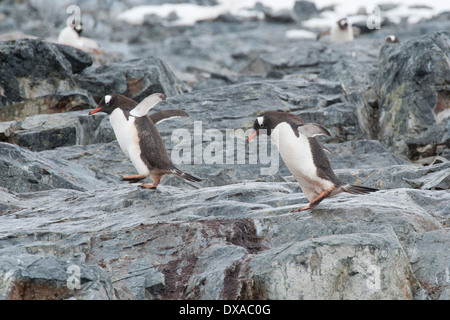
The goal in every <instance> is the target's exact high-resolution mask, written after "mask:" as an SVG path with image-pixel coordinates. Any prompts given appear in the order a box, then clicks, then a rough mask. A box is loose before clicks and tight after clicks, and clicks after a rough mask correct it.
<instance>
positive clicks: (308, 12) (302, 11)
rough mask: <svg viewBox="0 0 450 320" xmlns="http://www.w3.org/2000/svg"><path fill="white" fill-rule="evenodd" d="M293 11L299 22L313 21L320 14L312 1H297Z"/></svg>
mask: <svg viewBox="0 0 450 320" xmlns="http://www.w3.org/2000/svg"><path fill="white" fill-rule="evenodd" d="M293 10H294V14H295V16H296V17H297V19H298V20H299V21H303V20H308V19H311V18H312V17H315V16H318V15H319V13H320V11H319V10H318V9H317V7H316V4H315V3H314V2H311V1H295V4H294V9H293Z"/></svg>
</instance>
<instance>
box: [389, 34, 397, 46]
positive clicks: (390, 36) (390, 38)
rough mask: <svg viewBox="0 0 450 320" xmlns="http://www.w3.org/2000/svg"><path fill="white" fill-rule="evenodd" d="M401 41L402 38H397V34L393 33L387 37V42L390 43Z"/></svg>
mask: <svg viewBox="0 0 450 320" xmlns="http://www.w3.org/2000/svg"><path fill="white" fill-rule="evenodd" d="M398 42H400V40H399V39H398V38H397V36H395V35H393V34H391V35H389V36H387V38H386V43H388V44H390V43H398Z"/></svg>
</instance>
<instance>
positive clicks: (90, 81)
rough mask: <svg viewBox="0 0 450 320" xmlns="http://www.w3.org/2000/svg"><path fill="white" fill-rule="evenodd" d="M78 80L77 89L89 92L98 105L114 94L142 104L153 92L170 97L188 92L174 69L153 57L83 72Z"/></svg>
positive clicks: (93, 68) (116, 63)
mask: <svg viewBox="0 0 450 320" xmlns="http://www.w3.org/2000/svg"><path fill="white" fill-rule="evenodd" d="M76 80H77V84H78V86H79V87H80V88H83V89H85V90H87V91H89V92H90V93H91V94H92V96H93V97H94V99H95V100H96V101H97V102H100V100H101V99H102V98H103V97H104V96H105V95H106V94H112V93H118V94H123V95H125V96H127V97H129V98H131V99H133V100H135V101H138V102H140V101H141V100H142V99H144V98H145V97H147V96H149V95H151V94H152V93H158V92H159V93H164V94H165V95H166V96H167V97H171V96H174V95H177V94H180V93H183V92H186V91H187V87H186V86H185V84H184V83H182V82H181V81H180V80H178V78H177V77H176V76H175V75H174V73H173V72H172V70H171V68H170V67H169V66H168V65H167V64H166V63H164V62H163V61H162V60H160V59H158V58H154V57H147V58H144V59H135V60H127V61H122V62H115V63H111V64H108V65H105V66H100V67H91V68H88V69H85V70H84V71H83V72H81V73H80V74H79V75H78V76H77V79H76Z"/></svg>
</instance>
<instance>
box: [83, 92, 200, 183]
mask: <svg viewBox="0 0 450 320" xmlns="http://www.w3.org/2000/svg"><path fill="white" fill-rule="evenodd" d="M163 100H165V96H164V94H162V93H154V94H152V95H150V96H148V97H147V98H145V99H144V100H143V101H142V102H141V103H139V104H138V103H137V102H135V101H134V100H132V99H129V98H127V97H125V96H123V95H120V94H112V95H106V96H105V97H104V98H103V99H102V100H101V101H100V103H99V105H98V108H96V109H94V110H93V111H91V112H90V113H89V114H90V115H92V114H95V113H97V112H99V111H101V112H105V113H107V114H109V119H110V121H111V126H112V127H113V130H114V133H115V135H116V138H117V141H118V143H119V146H120V148H121V149H122V151H123V152H124V153H125V154H126V155H127V156H128V158H130V160H131V162H132V163H133V165H134V167H135V168H136V170H137V172H138V174H137V175H132V176H128V177H123V178H122V180H124V181H129V182H137V181H140V180H142V179H145V178H146V177H151V178H152V179H154V183H153V184H152V185H149V184H142V185H141V187H143V188H147V189H156V187H157V186H158V184H159V181H160V180H161V178H162V176H164V175H166V174H175V175H177V176H179V177H181V178H183V179H186V180H189V181H202V179H200V178H197V177H194V176H192V175H190V174H188V173H185V172H183V171H181V170H179V169H177V168H176V167H175V166H174V165H173V164H172V161H171V160H170V158H169V155H168V154H167V151H166V148H165V146H164V142H163V140H162V137H161V135H160V133H159V131H158V129H157V128H156V126H155V123H158V122H161V121H163V120H166V119H168V118H173V117H188V116H189V115H188V114H187V113H186V112H185V111H183V110H177V109H173V110H165V111H160V112H157V113H154V114H153V115H152V116H148V115H147V112H148V111H149V110H150V109H151V108H153V107H154V106H155V105H156V104H158V103H159V102H161V101H163Z"/></svg>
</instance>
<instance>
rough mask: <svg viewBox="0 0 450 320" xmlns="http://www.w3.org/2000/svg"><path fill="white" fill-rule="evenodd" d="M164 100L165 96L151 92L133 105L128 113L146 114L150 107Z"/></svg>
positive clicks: (133, 114)
mask: <svg viewBox="0 0 450 320" xmlns="http://www.w3.org/2000/svg"><path fill="white" fill-rule="evenodd" d="M164 100H166V96H165V95H164V94H162V93H154V94H151V95H149V96H148V97H147V98H145V99H144V100H142V101H141V102H140V103H139V104H138V105H137V106H136V107H134V108H133V110H131V111H130V115H132V116H133V117H143V116H145V115H147V113H148V112H149V110H150V109H151V108H153V107H154V106H156V105H157V104H158V103H160V102H161V101H164Z"/></svg>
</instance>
